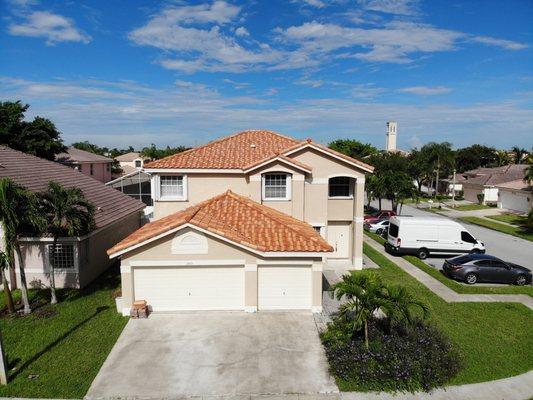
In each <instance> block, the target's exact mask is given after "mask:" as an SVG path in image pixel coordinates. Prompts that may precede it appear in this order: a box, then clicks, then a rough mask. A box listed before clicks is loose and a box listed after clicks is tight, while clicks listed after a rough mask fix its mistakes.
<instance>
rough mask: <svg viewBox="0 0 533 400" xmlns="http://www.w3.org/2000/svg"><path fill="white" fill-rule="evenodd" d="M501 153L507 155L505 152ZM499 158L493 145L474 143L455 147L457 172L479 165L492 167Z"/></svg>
mask: <svg viewBox="0 0 533 400" xmlns="http://www.w3.org/2000/svg"><path fill="white" fill-rule="evenodd" d="M503 153H504V154H505V155H507V154H506V153H505V152H503ZM499 159H500V156H499V154H498V152H497V151H496V149H495V148H494V147H488V146H483V145H481V144H474V145H472V146H468V147H463V148H461V149H457V151H456V152H455V167H456V169H457V171H459V172H464V171H470V170H472V169H476V168H479V167H494V166H495V165H496V164H498V163H499ZM502 162H503V159H502ZM501 165H506V164H501Z"/></svg>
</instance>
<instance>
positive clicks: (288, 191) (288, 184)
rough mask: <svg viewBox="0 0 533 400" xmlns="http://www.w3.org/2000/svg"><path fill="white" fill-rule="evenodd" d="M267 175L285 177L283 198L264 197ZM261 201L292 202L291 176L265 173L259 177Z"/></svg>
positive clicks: (286, 173) (280, 173) (283, 173)
mask: <svg viewBox="0 0 533 400" xmlns="http://www.w3.org/2000/svg"><path fill="white" fill-rule="evenodd" d="M267 175H285V186H286V191H285V197H268V198H267V197H266V195H265V194H266V190H265V188H266V186H265V184H266V176H267ZM261 200H262V201H290V200H292V174H291V173H289V172H284V171H281V172H276V171H270V172H265V173H264V174H262V175H261Z"/></svg>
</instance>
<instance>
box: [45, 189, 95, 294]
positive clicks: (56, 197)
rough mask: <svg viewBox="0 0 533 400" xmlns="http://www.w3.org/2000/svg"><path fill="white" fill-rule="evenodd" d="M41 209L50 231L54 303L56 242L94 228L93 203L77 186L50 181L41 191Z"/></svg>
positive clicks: (51, 277)
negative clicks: (67, 186) (64, 185)
mask: <svg viewBox="0 0 533 400" xmlns="http://www.w3.org/2000/svg"><path fill="white" fill-rule="evenodd" d="M40 198H41V205H42V209H43V213H44V215H45V217H46V221H47V228H46V229H47V232H48V233H49V234H50V235H52V237H53V242H52V249H51V250H52V251H51V257H50V267H51V268H50V294H51V303H52V304H55V303H57V296H56V287H55V263H56V257H55V255H56V252H57V244H58V240H59V238H60V237H65V236H81V235H85V234H87V233H89V232H90V231H91V230H93V229H94V225H95V223H94V205H93V204H92V203H91V202H89V201H88V200H87V199H86V198H85V196H84V195H83V192H82V191H81V189H79V188H64V187H63V186H61V185H60V184H59V183H57V182H53V181H50V182H49V183H48V187H47V188H46V190H45V191H44V192H42V193H41V194H40Z"/></svg>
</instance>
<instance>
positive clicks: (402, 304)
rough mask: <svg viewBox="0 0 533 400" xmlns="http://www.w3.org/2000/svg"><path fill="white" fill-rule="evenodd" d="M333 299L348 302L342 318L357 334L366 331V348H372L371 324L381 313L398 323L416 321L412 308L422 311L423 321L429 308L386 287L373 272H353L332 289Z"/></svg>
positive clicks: (342, 308) (399, 290)
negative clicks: (370, 343) (369, 329)
mask: <svg viewBox="0 0 533 400" xmlns="http://www.w3.org/2000/svg"><path fill="white" fill-rule="evenodd" d="M330 290H331V296H332V297H336V298H337V300H339V301H341V300H345V302H344V303H343V304H342V305H341V306H340V307H339V315H340V317H341V318H344V319H345V320H346V321H347V322H348V323H349V325H351V328H352V330H353V331H354V333H355V332H357V331H360V330H361V329H364V335H365V347H366V348H367V349H368V348H369V340H368V321H369V320H370V319H371V318H372V317H373V316H374V314H375V313H376V312H377V311H378V310H380V309H381V310H382V311H383V312H384V313H385V314H386V315H387V316H388V318H389V319H391V320H395V321H406V322H408V323H411V322H412V321H413V319H414V318H413V315H414V314H413V312H412V309H413V306H418V307H420V308H421V309H422V311H423V314H424V317H425V316H426V314H427V312H428V308H427V306H426V305H425V304H424V303H422V302H419V301H417V300H416V299H415V298H414V297H413V296H412V295H411V294H410V293H409V292H408V291H407V289H405V288H403V287H397V286H387V285H386V284H384V283H383V281H382V280H381V278H380V277H379V275H378V274H377V273H375V272H374V271H368V272H363V273H361V272H359V273H356V272H352V273H349V274H345V275H343V277H342V279H341V280H340V281H339V282H337V283H335V284H334V285H333V286H332V287H331V289H330Z"/></svg>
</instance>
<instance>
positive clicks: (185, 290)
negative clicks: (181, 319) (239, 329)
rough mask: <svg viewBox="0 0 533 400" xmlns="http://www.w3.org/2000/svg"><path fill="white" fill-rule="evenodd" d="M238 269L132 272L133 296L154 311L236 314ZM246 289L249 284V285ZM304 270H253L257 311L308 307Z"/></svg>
mask: <svg viewBox="0 0 533 400" xmlns="http://www.w3.org/2000/svg"><path fill="white" fill-rule="evenodd" d="M244 273H245V272H244V266H235V267H228V266H224V267H216V266H215V267H213V266H210V267H201V266H195V267H165V268H160V267H158V268H155V267H147V268H135V269H134V273H133V276H134V282H133V284H134V289H133V290H134V296H135V299H136V300H146V301H147V302H148V304H149V305H150V306H151V307H152V308H153V310H154V311H180V310H242V309H244V305H245V304H244V297H245V290H246V289H248V290H252V291H253V292H255V288H253V287H248V288H246V287H245V279H244ZM248 286H255V285H253V284H252V285H250V283H248ZM311 296H312V272H311V267H310V266H290V265H276V266H259V268H258V269H257V306H258V309H259V310H294V309H306V310H308V309H310V308H311V303H312V297H311Z"/></svg>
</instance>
